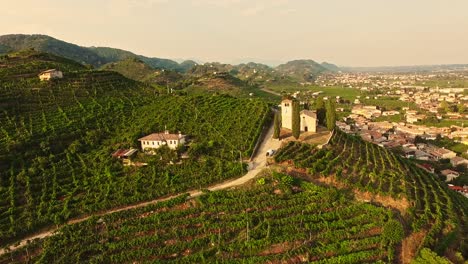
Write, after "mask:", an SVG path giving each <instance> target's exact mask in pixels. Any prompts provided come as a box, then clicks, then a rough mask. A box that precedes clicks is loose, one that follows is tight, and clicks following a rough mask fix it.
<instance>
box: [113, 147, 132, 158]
mask: <svg viewBox="0 0 468 264" xmlns="http://www.w3.org/2000/svg"><path fill="white" fill-rule="evenodd" d="M136 152H137V150H136V149H118V150H116V151H115V152H114V153H112V157H114V158H118V159H128V158H130V157H131V156H133V154H135V153H136Z"/></svg>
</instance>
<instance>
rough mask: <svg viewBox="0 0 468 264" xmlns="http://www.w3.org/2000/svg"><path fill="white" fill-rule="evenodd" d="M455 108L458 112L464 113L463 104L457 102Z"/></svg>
mask: <svg viewBox="0 0 468 264" xmlns="http://www.w3.org/2000/svg"><path fill="white" fill-rule="evenodd" d="M457 109H458V113H460V114H463V113H465V105H464V104H459V105H458V106H457Z"/></svg>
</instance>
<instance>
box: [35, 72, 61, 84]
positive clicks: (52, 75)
mask: <svg viewBox="0 0 468 264" xmlns="http://www.w3.org/2000/svg"><path fill="white" fill-rule="evenodd" d="M38 76H39V79H40V80H41V81H49V80H51V79H62V78H63V73H62V72H61V71H59V70H56V69H50V70H47V71H43V72H41V73H39V75H38Z"/></svg>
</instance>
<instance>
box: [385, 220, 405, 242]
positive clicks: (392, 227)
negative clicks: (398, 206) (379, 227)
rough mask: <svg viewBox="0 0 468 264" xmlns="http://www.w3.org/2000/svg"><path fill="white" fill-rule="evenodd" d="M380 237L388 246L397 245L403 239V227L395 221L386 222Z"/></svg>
mask: <svg viewBox="0 0 468 264" xmlns="http://www.w3.org/2000/svg"><path fill="white" fill-rule="evenodd" d="M382 236H383V239H384V240H385V241H387V242H388V243H390V244H397V243H399V242H400V241H401V240H402V239H403V238H404V237H405V231H404V229H403V225H402V224H401V223H400V222H398V221H396V220H390V221H388V222H387V223H385V225H384V227H383V232H382Z"/></svg>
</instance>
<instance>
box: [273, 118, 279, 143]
mask: <svg viewBox="0 0 468 264" xmlns="http://www.w3.org/2000/svg"><path fill="white" fill-rule="evenodd" d="M273 122H274V123H273V125H274V129H275V130H274V132H273V138H279V137H280V132H281V116H280V113H279V112H276V113H275V120H274V121H273Z"/></svg>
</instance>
